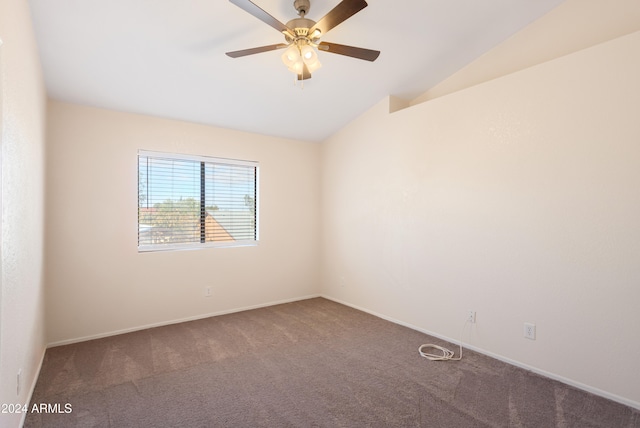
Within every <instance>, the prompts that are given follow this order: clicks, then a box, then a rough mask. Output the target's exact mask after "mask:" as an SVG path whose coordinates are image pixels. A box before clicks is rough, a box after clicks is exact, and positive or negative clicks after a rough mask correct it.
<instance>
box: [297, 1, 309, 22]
mask: <svg viewBox="0 0 640 428" xmlns="http://www.w3.org/2000/svg"><path fill="white" fill-rule="evenodd" d="M293 7H295V8H296V10H297V11H298V15H300V16H301V17H303V18H304V16H305V15H306V14H307V13H309V9H310V8H311V2H310V1H309V0H295V1H294V2H293Z"/></svg>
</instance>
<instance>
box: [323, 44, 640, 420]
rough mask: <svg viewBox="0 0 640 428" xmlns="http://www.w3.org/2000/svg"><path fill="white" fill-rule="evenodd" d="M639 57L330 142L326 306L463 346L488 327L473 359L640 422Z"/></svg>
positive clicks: (529, 79) (480, 88)
mask: <svg viewBox="0 0 640 428" xmlns="http://www.w3.org/2000/svg"><path fill="white" fill-rule="evenodd" d="M637 52H640V33H633V34H631V35H628V36H625V37H621V38H618V39H615V40H613V41H610V42H607V43H604V44H600V45H597V46H595V47H592V48H589V49H586V50H582V51H579V52H577V53H574V54H571V55H568V56H564V57H562V58H559V59H556V60H553V61H550V62H546V63H544V64H541V65H538V66H535V67H532V68H528V69H526V70H523V71H520V72H517V73H514V74H511V75H508V76H505V77H502V78H498V79H496V80H492V81H490V82H487V83H484V84H480V85H477V86H474V87H471V88H468V89H465V90H461V91H459V92H456V93H453V94H450V95H447V96H443V97H440V98H438V99H435V100H432V101H429V102H425V103H422V104H418V105H415V106H413V107H410V108H407V109H404V110H401V111H399V112H396V113H393V114H389V113H388V100H384V101H382V102H381V103H379V104H378V105H377V106H375V107H374V108H372V109H371V110H370V111H369V112H367V113H366V114H364V115H363V116H361V117H360V118H359V119H357V120H356V121H354V122H353V123H351V124H349V125H348V126H347V127H346V128H345V129H343V130H342V131H341V132H339V133H338V134H337V135H335V136H333V137H332V138H330V139H329V140H328V141H326V142H324V143H323V150H322V151H323V158H322V177H323V178H322V224H323V231H324V234H323V254H322V256H323V271H322V272H323V287H324V288H323V293H324V294H325V295H327V296H329V297H331V298H334V299H336V300H339V301H343V302H346V303H348V304H351V305H354V306H357V307H360V308H364V309H366V310H368V311H371V312H374V313H377V314H380V315H382V316H385V317H387V318H390V319H394V320H398V321H400V322H402V323H406V324H408V325H412V326H415V327H417V328H419V329H422V330H424V331H429V332H432V333H434V334H436V335H438V336H441V337H448V338H451V339H455V340H458V339H459V338H460V331H461V328H462V326H463V324H464V321H465V319H466V316H467V311H469V310H475V311H477V324H476V325H474V326H473V328H472V329H471V332H470V333H469V334H468V335H465V340H466V341H467V342H468V343H469V344H470V345H471V346H473V347H475V348H476V349H479V350H482V351H483V352H486V353H489V354H492V355H495V356H497V357H499V358H502V359H505V360H508V361H512V362H515V363H516V364H519V365H523V366H526V367H530V368H534V369H536V370H537V371H539V372H545V373H548V374H549V375H551V376H552V377H555V378H559V379H562V380H564V381H566V382H569V383H573V384H575V385H579V386H581V387H583V388H587V389H589V390H592V391H595V392H597V393H599V394H602V395H605V396H608V397H611V398H614V399H616V400H618V401H621V402H624V403H626V404H630V405H632V406H635V407H638V408H640V389H638V385H640V371H639V370H638V361H640V341H638V337H640V324H639V323H638V318H637V313H638V302H640V288H639V287H638V284H640V196H639V195H640V193H639V192H638V189H639V188H640V145H639V144H638V142H639V141H640V121H638V113H639V112H640V79H638V76H640V57H639V56H638V55H637ZM524 322H533V323H535V324H536V325H537V334H538V337H537V339H536V340H535V341H530V340H527V339H524V338H523V323H524ZM419 345H420V344H418V343H416V349H417V347H418V346H419ZM416 352H417V351H416ZM425 369H428V368H426V366H425Z"/></svg>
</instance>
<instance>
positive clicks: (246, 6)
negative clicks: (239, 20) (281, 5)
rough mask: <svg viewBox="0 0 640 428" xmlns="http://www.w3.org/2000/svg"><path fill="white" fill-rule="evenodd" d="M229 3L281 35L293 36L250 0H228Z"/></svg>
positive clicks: (284, 26) (285, 27) (286, 28)
mask: <svg viewBox="0 0 640 428" xmlns="http://www.w3.org/2000/svg"><path fill="white" fill-rule="evenodd" d="M229 1H230V2H231V3H233V4H235V5H236V6H238V7H239V8H240V9H242V10H244V11H245V12H248V13H250V14H251V15H253V16H255V17H256V18H258V19H259V20H260V21H262V22H264V23H265V24H267V25H270V26H271V27H273V28H275V29H276V30H278V31H280V32H281V33H283V32H284V33H287V34H290V35H291V36H293V32H292V31H291V30H290V29H289V28H288V27H287V26H286V25H284V24H283V23H282V22H280V21H278V20H277V19H275V18H274V17H273V16H271V15H269V14H268V13H267V12H265V11H264V10H262V9H261V8H260V7H259V6H258V5H256V4H255V3H254V2H252V1H250V0H229Z"/></svg>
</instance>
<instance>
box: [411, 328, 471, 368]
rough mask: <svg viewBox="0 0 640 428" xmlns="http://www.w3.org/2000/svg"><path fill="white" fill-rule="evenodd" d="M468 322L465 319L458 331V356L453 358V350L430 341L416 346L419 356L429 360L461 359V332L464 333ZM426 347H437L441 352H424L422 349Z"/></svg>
mask: <svg viewBox="0 0 640 428" xmlns="http://www.w3.org/2000/svg"><path fill="white" fill-rule="evenodd" d="M468 323H469V320H467V321H465V323H464V325H463V326H462V331H461V332H460V356H459V357H457V358H454V355H455V353H454V352H453V351H451V350H449V349H447V348H445V347H443V346H439V345H433V344H431V343H425V344H424V345H420V347H419V348H418V352H419V353H420V356H421V357H424V358H426V359H428V360H431V361H460V360H461V359H462V334H463V333H464V328H465V327H466V326H467V324H468ZM428 348H432V349H437V350H438V351H440V352H442V354H441V355H438V354H431V353H429V352H425V351H424V350H425V349H428Z"/></svg>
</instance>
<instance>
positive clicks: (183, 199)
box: [138, 151, 258, 251]
mask: <svg viewBox="0 0 640 428" xmlns="http://www.w3.org/2000/svg"><path fill="white" fill-rule="evenodd" d="M257 184H258V163H257V162H251V161H238V160H230V159H220V158H210V157H202V156H188V155H177V154H166V153H155V152H144V151H140V152H139V153H138V250H139V251H158V250H173V249H183V248H201V247H209V246H236V245H252V244H256V242H257V240H258V221H257V219H258V213H257V207H258V204H257V202H258V197H257V189H258V186H257Z"/></svg>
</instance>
